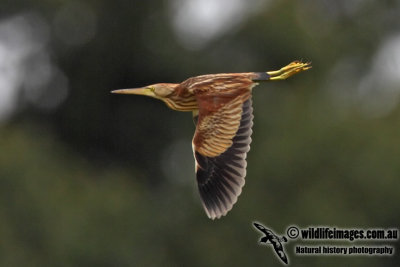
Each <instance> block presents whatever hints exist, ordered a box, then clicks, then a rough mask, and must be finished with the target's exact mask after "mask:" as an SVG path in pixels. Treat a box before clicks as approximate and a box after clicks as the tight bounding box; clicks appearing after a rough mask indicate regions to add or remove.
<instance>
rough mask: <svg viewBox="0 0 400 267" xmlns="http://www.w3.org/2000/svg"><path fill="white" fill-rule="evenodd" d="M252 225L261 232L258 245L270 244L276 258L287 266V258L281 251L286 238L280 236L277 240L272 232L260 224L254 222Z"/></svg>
mask: <svg viewBox="0 0 400 267" xmlns="http://www.w3.org/2000/svg"><path fill="white" fill-rule="evenodd" d="M253 225H254V226H255V227H256V228H257V229H258V230H259V231H261V232H262V233H263V234H264V236H263V237H262V238H261V239H260V243H265V244H270V245H272V246H273V247H274V250H275V252H276V254H277V255H278V257H279V258H280V259H281V260H282V261H283V262H284V263H285V264H288V263H289V261H288V258H287V256H286V254H285V251H284V250H283V245H282V243H283V242H287V241H288V240H287V238H286V237H285V236H282V237H281V238H279V237H278V236H277V235H276V234H274V232H272V230H270V229H268V228H266V227H265V226H263V225H262V224H260V223H257V222H254V223H253Z"/></svg>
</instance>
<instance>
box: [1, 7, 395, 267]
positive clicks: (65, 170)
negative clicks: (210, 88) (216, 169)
mask: <svg viewBox="0 0 400 267" xmlns="http://www.w3.org/2000/svg"><path fill="white" fill-rule="evenodd" d="M0 6H1V8H0V199H1V201H0V265H1V266H267V265H273V266H274V265H279V264H280V262H279V261H278V259H277V258H276V257H275V255H274V254H273V253H274V252H273V251H272V249H271V248H266V247H263V246H259V245H258V244H257V241H258V240H259V237H260V233H258V232H256V230H255V229H254V228H253V227H252V225H251V223H252V221H254V220H257V221H259V222H262V223H263V224H265V225H266V226H268V227H270V228H272V229H273V230H274V231H275V232H276V233H278V234H285V231H286V229H287V227H288V226H290V225H293V224H295V225H298V226H300V227H304V228H305V227H307V226H309V225H327V226H332V227H333V226H336V227H342V228H346V227H347V228H393V227H395V228H398V227H399V222H400V210H399V203H400V194H399V188H400V179H399V178H400V164H399V163H400V160H399V159H400V142H399V134H400V120H399V118H400V107H399V104H398V102H399V97H400V20H399V14H400V1H396V0H393V1H390V0H382V1H367V0H365V1H362V0H353V1H345V0H341V1H328V0H325V1H324V0H320V1H311V0H304V1H289V0H282V1H278V0H254V1H245V0H233V1H229V0H215V1H212V0H204V1H201V0H187V1H184V0H153V1H138V0H135V1H133V0H132V1H128V0H113V1H106V0H87V1H75V0H74V1H65V0H53V1H46V0H41V1H40V0H36V1H34V0H30V1H29V0H19V1H14V0H2V1H1V4H0ZM296 59H303V60H305V61H312V62H313V69H312V70H310V71H307V72H305V73H301V75H298V76H295V77H293V78H291V79H289V80H286V81H282V82H274V83H264V84H262V85H260V86H258V87H257V88H256V89H255V90H254V93H253V107H254V115H255V118H254V128H253V131H254V133H253V143H252V149H251V151H250V153H249V154H248V172H247V177H246V186H245V187H244V190H243V193H242V195H241V196H240V198H239V201H238V203H237V204H236V205H235V206H234V208H233V210H232V211H231V212H229V213H228V215H227V216H226V217H224V218H222V219H220V220H216V221H211V220H209V219H208V218H207V217H206V215H205V213H204V211H203V208H202V207H201V204H200V199H199V196H198V193H197V188H196V183H195V175H194V160H193V155H192V151H191V138H192V135H193V132H194V125H193V122H192V118H191V114H188V113H179V112H175V111H172V110H169V109H168V108H167V107H166V106H165V105H164V104H162V103H161V102H159V101H157V100H154V99H148V98H144V97H134V96H120V95H111V94H110V93H109V92H110V90H112V89H118V88H129V87H139V86H144V85H147V84H151V83H157V82H180V81H183V80H184V79H186V78H188V77H191V76H195V75H200V74H207V73H219V72H248V71H267V70H274V69H278V68H280V67H282V66H284V65H286V64H287V63H289V62H291V61H293V60H296ZM325 243H328V244H332V242H330V243H329V242H325ZM296 244H298V245H300V244H302V242H301V241H299V240H298V241H292V242H291V243H289V244H287V245H286V246H285V250H286V251H287V253H288V256H289V261H290V263H291V264H292V266H321V265H324V266H338V265H345V266H398V264H399V262H400V260H399V259H400V256H399V255H400V254H399V253H398V252H397V253H396V255H395V256H393V257H366V256H363V257H361V256H359V257H321V256H320V257H301V256H296V255H294V253H293V249H294V246H295V245H296ZM333 244H335V243H333ZM351 244H352V243H351ZM351 244H350V243H348V245H351ZM354 244H358V243H354ZM367 244H368V245H385V244H386V245H392V246H395V247H396V248H397V249H398V248H399V245H398V241H397V242H392V243H388V242H370V243H367Z"/></svg>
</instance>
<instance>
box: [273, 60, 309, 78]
mask: <svg viewBox="0 0 400 267" xmlns="http://www.w3.org/2000/svg"><path fill="white" fill-rule="evenodd" d="M308 69H311V62H307V63H303V62H301V61H293V62H292V63H290V64H289V65H287V66H285V67H283V68H281V69H280V70H276V71H268V72H267V74H268V75H269V76H271V77H270V78H269V79H270V80H272V81H274V80H285V79H286V78H289V77H290V76H292V75H294V74H296V73H299V72H302V71H304V70H308Z"/></svg>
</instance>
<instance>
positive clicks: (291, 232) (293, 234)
mask: <svg viewBox="0 0 400 267" xmlns="http://www.w3.org/2000/svg"><path fill="white" fill-rule="evenodd" d="M286 234H287V235H288V237H290V238H291V239H296V238H297V237H298V236H299V229H298V228H297V227H296V226H290V227H289V228H288V229H287V231H286Z"/></svg>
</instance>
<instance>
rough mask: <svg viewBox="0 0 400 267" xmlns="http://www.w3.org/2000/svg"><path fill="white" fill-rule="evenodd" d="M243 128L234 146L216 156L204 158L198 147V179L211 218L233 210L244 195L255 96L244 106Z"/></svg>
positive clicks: (234, 138) (201, 195)
mask: <svg viewBox="0 0 400 267" xmlns="http://www.w3.org/2000/svg"><path fill="white" fill-rule="evenodd" d="M241 111H242V112H241V117H240V124H239V128H238V130H237V131H236V134H235V135H234V137H233V139H232V145H231V146H230V147H229V148H227V149H226V150H225V151H224V152H223V153H221V154H219V155H218V156H215V157H210V156H205V155H202V154H201V153H200V152H199V151H198V150H196V147H195V145H194V147H193V149H194V155H195V159H196V177H197V183H198V188H199V191H200V197H201V200H202V202H203V206H204V209H205V211H206V213H207V215H208V217H210V218H211V219H215V218H220V217H221V216H223V215H225V214H226V213H227V212H228V211H229V210H231V209H232V206H233V204H235V203H236V201H237V198H238V196H239V195H240V193H241V192H242V187H243V186H244V183H245V180H244V179H245V176H246V166H247V163H246V156H247V152H248V151H249V150H250V143H251V134H252V130H251V128H252V126H253V108H252V101H251V96H249V98H248V99H247V100H246V101H245V102H244V103H243V104H242V107H241Z"/></svg>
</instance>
